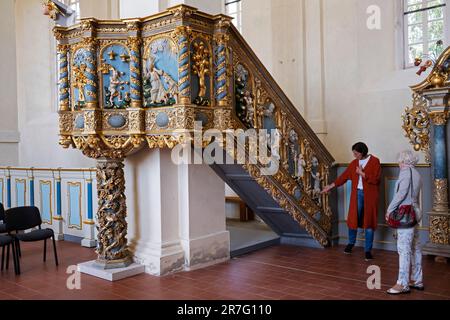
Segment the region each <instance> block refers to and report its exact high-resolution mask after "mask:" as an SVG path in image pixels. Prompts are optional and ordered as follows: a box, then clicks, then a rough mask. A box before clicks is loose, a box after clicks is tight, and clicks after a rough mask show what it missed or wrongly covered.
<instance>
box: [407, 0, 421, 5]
mask: <svg viewBox="0 0 450 320" xmlns="http://www.w3.org/2000/svg"><path fill="white" fill-rule="evenodd" d="M421 2H422V0H408V2H407V4H408V6H410V5H413V4H417V3H421Z"/></svg>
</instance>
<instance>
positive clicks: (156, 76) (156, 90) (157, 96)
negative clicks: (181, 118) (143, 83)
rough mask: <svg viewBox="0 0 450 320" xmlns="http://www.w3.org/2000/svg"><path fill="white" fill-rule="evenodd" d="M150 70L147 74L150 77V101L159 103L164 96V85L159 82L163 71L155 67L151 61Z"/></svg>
mask: <svg viewBox="0 0 450 320" xmlns="http://www.w3.org/2000/svg"><path fill="white" fill-rule="evenodd" d="M149 69H150V72H149V74H148V76H149V78H150V84H151V87H152V88H151V90H150V93H151V99H152V103H159V102H161V101H162V100H164V96H165V90H164V86H163V84H162V82H161V78H160V77H161V76H162V75H163V73H164V71H161V70H159V69H156V67H155V65H154V64H153V63H151V64H150V68H149Z"/></svg>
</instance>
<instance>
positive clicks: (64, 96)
mask: <svg viewBox="0 0 450 320" xmlns="http://www.w3.org/2000/svg"><path fill="white" fill-rule="evenodd" d="M68 50H69V46H68V45H66V44H59V45H58V55H59V83H58V84H59V110H60V111H69V71H68V60H67V52H68Z"/></svg>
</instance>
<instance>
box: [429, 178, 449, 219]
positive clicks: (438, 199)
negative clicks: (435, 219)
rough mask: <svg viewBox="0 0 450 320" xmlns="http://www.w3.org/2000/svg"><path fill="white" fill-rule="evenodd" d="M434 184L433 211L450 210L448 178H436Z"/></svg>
mask: <svg viewBox="0 0 450 320" xmlns="http://www.w3.org/2000/svg"><path fill="white" fill-rule="evenodd" d="M433 184H434V190H433V191H434V192H433V211H434V212H448V209H449V208H448V179H435V180H434V182H433Z"/></svg>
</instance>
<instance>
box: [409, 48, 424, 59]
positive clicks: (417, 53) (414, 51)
mask: <svg viewBox="0 0 450 320" xmlns="http://www.w3.org/2000/svg"><path fill="white" fill-rule="evenodd" d="M422 56H423V44H415V45H412V46H410V47H409V63H413V62H414V60H415V59H416V58H421V57H422Z"/></svg>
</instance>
